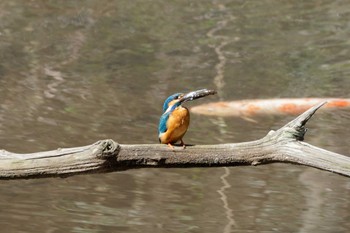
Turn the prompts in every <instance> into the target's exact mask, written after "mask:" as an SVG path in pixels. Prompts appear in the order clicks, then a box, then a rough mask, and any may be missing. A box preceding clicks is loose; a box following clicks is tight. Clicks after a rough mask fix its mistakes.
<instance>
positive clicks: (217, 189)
mask: <svg viewBox="0 0 350 233" xmlns="http://www.w3.org/2000/svg"><path fill="white" fill-rule="evenodd" d="M349 22H350V3H349V2H348V1H345V0H339V1H328V0H310V1H277V0H266V1H258V0H252V1H240V0H237V1H228V0H227V1H207V0H201V1H189V0H179V1H170V2H169V1H160V0H149V1H126V0H122V1H104V0H101V1H60V2H57V1H36V0H35V1H18V0H13V1H2V2H0V59H1V62H0V148H2V149H5V150H8V151H11V152H18V153H25V152H37V151H44V150H51V149H56V148H61V147H75V146H82V145H88V144H91V143H93V142H95V141H98V140H100V139H106V138H112V139H113V140H115V141H117V142H119V143H124V144H139V143H158V138H157V125H158V121H159V117H160V115H161V113H162V109H161V107H162V104H163V101H164V100H165V99H166V97H167V96H169V95H170V94H173V93H177V92H186V91H191V90H197V89H201V88H211V89H215V90H217V91H218V95H216V96H210V97H207V98H205V99H200V100H197V101H196V102H191V103H186V106H188V107H191V106H194V105H196V104H199V103H208V102H210V101H219V100H225V101H229V100H240V99H264V98H282V97H290V98H297V97H323V98H325V97H344V98H350V95H349V89H350V78H349V77H350V55H349V54H350V51H349V50H350V47H349V45H350V40H349V38H350V24H349ZM292 118H293V117H292V116H290V117H286V116H284V117H281V116H268V117H266V116H265V117H259V118H256V119H255V120H254V121H250V120H247V119H243V118H233V117H228V118H223V117H213V116H210V117H208V116H201V115H194V114H193V115H191V125H190V128H189V130H188V132H187V134H186V136H185V138H184V140H185V142H186V143H190V144H216V143H229V142H242V141H249V140H255V139H258V138H261V137H263V136H264V135H266V133H267V132H268V131H270V130H271V129H278V128H280V127H281V126H283V125H284V124H285V123H287V122H288V121H290V120H291V119H292ZM349 123H350V112H349V111H348V110H334V111H331V112H320V113H317V114H316V115H315V116H314V117H313V119H312V120H311V122H310V123H309V124H308V128H309V131H308V133H307V135H306V142H308V143H310V144H313V145H316V146H319V147H322V148H324V149H327V150H330V151H334V152H337V153H341V154H345V155H350V153H349V152H350V147H349V144H348V142H349V132H348V129H347V128H348V127H347V126H348V125H349ZM204 135H205V137H204ZM349 194H350V180H349V178H346V177H342V176H340V175H336V174H332V173H328V172H325V171H320V170H316V169H313V168H308V167H304V166H296V165H290V164H271V165H264V166H257V167H250V166H247V167H221V168H186V169H173V168H171V169H168V168H167V169H136V170H127V171H122V172H114V173H108V174H91V175H78V176H73V177H69V178H65V179H60V178H46V179H34V180H15V181H1V182H0V225H1V227H2V231H3V232H144V233H147V232H152V233H154V232H224V233H228V232H303V233H304V232H349V231H350V221H349V220H350V200H349V198H348V197H349Z"/></svg>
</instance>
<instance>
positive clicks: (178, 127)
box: [158, 89, 216, 149]
mask: <svg viewBox="0 0 350 233" xmlns="http://www.w3.org/2000/svg"><path fill="white" fill-rule="evenodd" d="M214 94H216V91H214V90H208V89H201V90H197V91H192V92H189V93H187V94H184V93H176V94H173V95H171V96H169V97H168V98H167V99H166V100H165V101H164V104H163V115H162V116H161V117H160V121H159V126H158V138H159V142H160V143H163V144H168V146H169V147H170V148H172V149H174V147H173V145H174V144H175V143H176V142H178V141H180V143H181V144H180V145H181V146H183V148H185V147H186V144H185V143H184V141H183V139H182V138H183V136H184V135H185V133H186V132H187V129H188V126H189V125H190V112H189V110H188V109H187V108H186V107H183V106H182V104H183V103H185V102H187V101H192V100H194V99H198V98H202V97H204V96H207V95H214Z"/></svg>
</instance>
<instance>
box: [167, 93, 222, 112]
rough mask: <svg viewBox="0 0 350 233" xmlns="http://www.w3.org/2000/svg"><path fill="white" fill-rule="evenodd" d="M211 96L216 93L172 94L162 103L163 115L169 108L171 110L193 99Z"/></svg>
mask: <svg viewBox="0 0 350 233" xmlns="http://www.w3.org/2000/svg"><path fill="white" fill-rule="evenodd" d="M213 94H216V91H213V90H207V89H202V90H198V91H191V92H189V93H186V94H184V93H176V94H173V95H171V96H169V97H168V98H167V99H166V100H165V101H164V104H163V113H164V112H166V111H167V110H168V109H169V107H171V109H174V108H176V107H178V106H180V105H181V104H182V103H184V102H186V101H191V100H194V99H198V98H202V97H204V96H207V95H213Z"/></svg>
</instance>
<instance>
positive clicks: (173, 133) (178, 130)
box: [160, 106, 190, 143]
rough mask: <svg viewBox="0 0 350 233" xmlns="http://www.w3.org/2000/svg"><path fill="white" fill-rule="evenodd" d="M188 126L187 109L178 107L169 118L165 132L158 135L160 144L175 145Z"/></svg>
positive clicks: (188, 116) (188, 115) (188, 114)
mask: <svg viewBox="0 0 350 233" xmlns="http://www.w3.org/2000/svg"><path fill="white" fill-rule="evenodd" d="M189 124H190V113H189V111H188V109H187V108H185V107H182V106H179V107H177V108H176V109H175V110H174V111H173V112H172V113H171V114H170V116H169V119H168V122H167V131H166V132H165V133H163V134H162V135H160V140H161V142H162V143H175V142H177V141H179V140H180V139H182V137H183V136H184V135H185V133H186V131H187V128H188V126H189Z"/></svg>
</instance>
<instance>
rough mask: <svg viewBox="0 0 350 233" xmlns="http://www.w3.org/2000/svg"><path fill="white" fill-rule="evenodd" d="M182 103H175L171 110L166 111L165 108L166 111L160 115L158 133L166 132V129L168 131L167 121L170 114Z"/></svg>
mask: <svg viewBox="0 0 350 233" xmlns="http://www.w3.org/2000/svg"><path fill="white" fill-rule="evenodd" d="M168 99H169V98H168ZM171 100H172V99H171ZM171 100H169V102H170V101H171ZM180 105H181V103H180V102H177V103H175V104H174V105H172V106H171V108H170V110H169V111H166V110H167V109H166V110H165V112H164V113H163V115H162V116H161V117H160V120H159V125H158V133H164V132H165V131H167V126H166V123H167V121H168V119H169V116H170V114H171V113H172V112H173V111H174V110H175V109H176V108H177V107H178V106H180Z"/></svg>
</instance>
